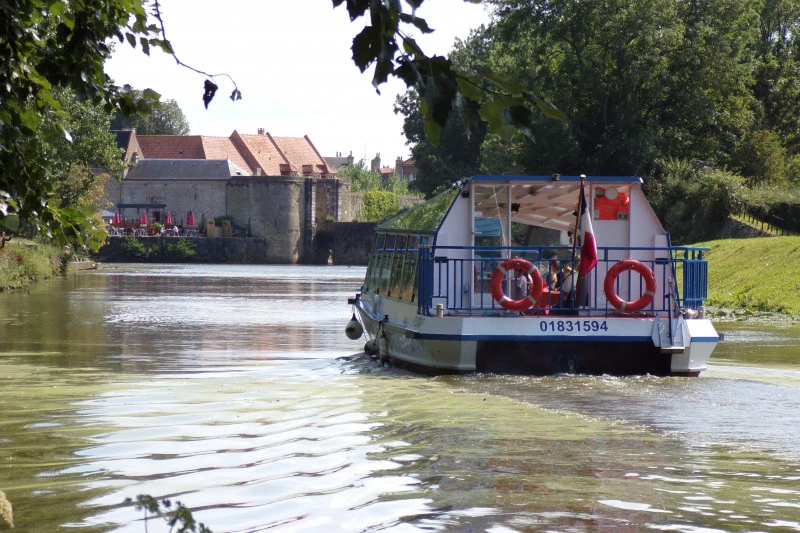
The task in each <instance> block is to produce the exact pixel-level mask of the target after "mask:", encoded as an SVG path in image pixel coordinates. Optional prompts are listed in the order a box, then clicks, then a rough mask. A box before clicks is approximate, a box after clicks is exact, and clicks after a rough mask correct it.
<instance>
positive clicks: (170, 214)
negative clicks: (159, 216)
mask: <svg viewBox="0 0 800 533" xmlns="http://www.w3.org/2000/svg"><path fill="white" fill-rule="evenodd" d="M164 223H165V224H166V225H167V226H171V225H172V213H170V212H169V211H167V219H166V220H165V221H164Z"/></svg>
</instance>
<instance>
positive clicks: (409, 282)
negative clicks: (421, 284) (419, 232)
mask: <svg viewBox="0 0 800 533" xmlns="http://www.w3.org/2000/svg"><path fill="white" fill-rule="evenodd" d="M418 260H419V237H418V236H416V235H410V236H409V237H408V250H407V251H406V256H405V261H404V262H403V268H402V270H401V272H400V279H399V281H398V287H399V290H398V293H397V297H398V298H400V299H401V300H407V301H409V302H413V301H415V300H416V299H417V262H418Z"/></svg>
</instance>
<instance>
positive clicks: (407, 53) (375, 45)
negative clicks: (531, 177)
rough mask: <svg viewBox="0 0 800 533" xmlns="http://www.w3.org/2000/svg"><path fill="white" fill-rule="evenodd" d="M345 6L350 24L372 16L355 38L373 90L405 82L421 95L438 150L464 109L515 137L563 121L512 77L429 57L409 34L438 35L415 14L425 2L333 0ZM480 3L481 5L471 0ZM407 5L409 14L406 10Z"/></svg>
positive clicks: (356, 57)
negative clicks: (547, 121)
mask: <svg viewBox="0 0 800 533" xmlns="http://www.w3.org/2000/svg"><path fill="white" fill-rule="evenodd" d="M332 1H333V6H334V7H338V6H340V5H342V4H344V5H345V6H346V8H347V11H348V14H349V15H350V20H356V19H358V18H360V17H362V16H366V15H367V13H369V20H370V22H369V24H367V26H366V27H365V28H364V29H363V30H362V31H361V33H359V34H358V35H357V36H356V37H355V38H354V39H353V46H352V51H353V61H354V62H355V64H356V66H358V68H359V69H360V70H361V72H364V71H366V70H367V69H368V68H369V67H370V66H372V65H374V70H373V76H372V85H373V86H374V87H375V88H376V89H378V88H379V87H380V85H381V84H383V83H384V82H386V81H387V79H388V78H389V76H394V77H396V78H399V79H400V80H402V81H403V82H404V83H405V84H406V86H407V87H409V88H412V87H413V88H414V89H415V90H416V91H417V94H418V95H419V101H420V112H421V114H422V117H423V121H422V124H423V128H424V130H425V135H426V136H427V137H428V139H429V140H430V142H431V143H432V144H433V145H437V144H438V143H439V140H440V138H441V134H442V130H443V129H444V128H445V126H446V125H447V120H448V117H449V116H450V114H451V112H453V111H454V110H455V109H460V110H461V116H462V118H463V120H465V121H466V122H468V123H470V124H474V123H477V122H479V121H481V120H483V121H485V122H487V123H488V124H489V128H490V129H491V130H492V131H494V132H496V133H498V134H504V135H510V134H511V133H512V132H513V131H514V128H518V129H520V130H521V131H525V132H527V131H528V130H529V125H530V123H531V121H532V120H533V118H534V116H536V114H535V113H534V111H538V113H541V114H544V115H546V116H549V117H553V118H558V119H561V120H563V119H564V115H563V114H562V113H561V112H560V111H559V110H558V109H556V108H555V107H554V106H553V105H552V104H551V103H550V102H549V101H547V100H545V99H543V98H541V97H539V96H537V95H535V94H533V93H531V92H529V91H527V90H525V87H524V86H523V85H521V84H520V83H518V82H517V81H516V80H514V79H513V78H512V77H509V76H505V75H502V74H500V73H498V72H494V71H491V70H488V69H486V70H483V71H482V72H480V73H478V74H472V73H469V72H466V71H463V70H460V69H459V68H457V66H456V65H454V64H453V62H452V61H451V60H449V59H447V58H445V57H442V56H436V55H435V56H432V57H429V56H427V55H426V54H425V53H424V52H423V51H422V49H421V48H420V47H419V45H418V44H417V42H416V40H414V39H413V38H412V37H410V36H409V35H407V34H406V33H405V31H406V30H405V28H413V29H416V30H418V31H420V32H422V33H430V32H432V31H433V30H432V29H431V28H430V27H429V26H428V24H427V22H426V21H425V20H424V19H422V18H420V17H417V16H416V15H415V10H416V8H418V7H419V6H420V5H421V4H422V3H423V1H424V0H405V1H402V0H392V1H388V2H377V1H373V0H332ZM466 1H471V2H477V1H479V0H466ZM406 5H408V6H409V7H410V9H411V12H410V13H407V12H404V11H403V8H404V7H405V6H406Z"/></svg>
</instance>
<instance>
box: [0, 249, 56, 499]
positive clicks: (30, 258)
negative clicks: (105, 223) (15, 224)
mask: <svg viewBox="0 0 800 533" xmlns="http://www.w3.org/2000/svg"><path fill="white" fill-rule="evenodd" d="M62 255H63V252H61V253H60V252H59V251H58V250H57V249H56V248H54V247H52V246H46V245H36V244H33V243H30V242H22V241H21V240H20V239H18V238H15V239H14V240H13V241H12V242H10V243H8V244H6V246H5V247H4V248H2V249H0V291H4V290H22V289H27V288H28V287H29V286H30V285H31V284H33V283H35V282H37V281H42V280H45V279H50V278H54V277H56V276H58V275H60V274H61V273H62V270H63V267H65V266H66V265H65V264H64V265H62V261H61V257H62ZM1 501H2V500H0V502H1Z"/></svg>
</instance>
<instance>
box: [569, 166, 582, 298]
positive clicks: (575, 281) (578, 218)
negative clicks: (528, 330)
mask: <svg viewBox="0 0 800 533" xmlns="http://www.w3.org/2000/svg"><path fill="white" fill-rule="evenodd" d="M585 181H586V174H581V186H580V190H579V191H578V203H577V207H576V208H575V226H574V231H573V232H572V259H571V261H570V263H571V267H572V272H570V274H569V275H570V277H572V276H574V277H572V280H573V284H572V294H570V297H569V298H570V307H572V308H574V307H575V303H576V302H575V297H576V295H577V293H578V283H579V282H581V281H582V280H581V279H580V276H579V275H578V274H579V272H576V271H575V269H576V268H577V265H576V264H575V250H576V249H577V247H578V232H579V231H580V225H581V207H582V206H581V198H582V197H583V185H584V182H585ZM581 285H583V283H581Z"/></svg>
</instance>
